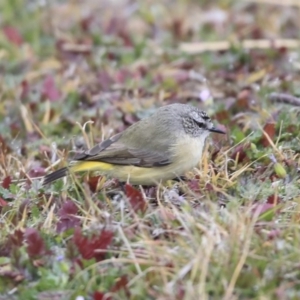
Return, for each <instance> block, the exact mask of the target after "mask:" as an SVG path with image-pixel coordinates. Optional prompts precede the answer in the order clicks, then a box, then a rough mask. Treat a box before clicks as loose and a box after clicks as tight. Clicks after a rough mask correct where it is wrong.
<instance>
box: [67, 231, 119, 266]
mask: <svg viewBox="0 0 300 300" xmlns="http://www.w3.org/2000/svg"><path fill="white" fill-rule="evenodd" d="M112 239H113V232H112V231H108V230H103V231H102V232H101V233H100V235H99V236H95V235H94V236H92V237H90V238H88V237H85V236H84V235H83V234H82V233H81V231H80V229H79V228H76V229H75V232H74V236H73V241H74V243H75V245H76V246H77V248H78V250H79V252H80V254H81V255H82V257H83V258H84V259H92V258H95V259H96V260H97V261H100V260H102V259H103V258H104V256H105V251H103V250H106V249H107V248H108V246H109V245H110V244H111V242H112ZM97 250H98V252H97ZM99 250H101V252H100V251H99Z"/></svg>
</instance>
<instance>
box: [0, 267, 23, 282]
mask: <svg viewBox="0 0 300 300" xmlns="http://www.w3.org/2000/svg"><path fill="white" fill-rule="evenodd" d="M1 269H2V268H1ZM0 276H1V277H2V278H9V279H10V280H13V281H14V282H16V283H19V282H21V281H22V280H23V279H24V278H25V275H24V274H23V273H21V272H20V271H13V270H5V268H3V270H0Z"/></svg>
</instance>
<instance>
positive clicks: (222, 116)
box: [214, 110, 230, 124]
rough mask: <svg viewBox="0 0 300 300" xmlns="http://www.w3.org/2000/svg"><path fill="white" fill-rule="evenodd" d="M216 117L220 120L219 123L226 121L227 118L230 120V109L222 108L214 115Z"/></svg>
mask: <svg viewBox="0 0 300 300" xmlns="http://www.w3.org/2000/svg"><path fill="white" fill-rule="evenodd" d="M214 118H215V119H216V120H217V121H218V122H219V123H221V124H222V123H224V122H226V121H227V120H230V115H229V112H228V110H221V111H219V112H218V113H216V114H215V115H214Z"/></svg>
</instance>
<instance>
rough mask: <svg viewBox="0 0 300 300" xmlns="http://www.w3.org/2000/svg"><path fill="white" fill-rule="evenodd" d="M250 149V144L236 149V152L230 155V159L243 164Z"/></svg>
mask: <svg viewBox="0 0 300 300" xmlns="http://www.w3.org/2000/svg"><path fill="white" fill-rule="evenodd" d="M249 148H250V143H245V144H241V145H238V146H237V147H235V150H234V151H233V153H232V154H231V155H230V158H231V159H233V160H237V162H238V163H241V162H243V161H244V160H245V159H246V158H247V154H246V150H247V149H249Z"/></svg>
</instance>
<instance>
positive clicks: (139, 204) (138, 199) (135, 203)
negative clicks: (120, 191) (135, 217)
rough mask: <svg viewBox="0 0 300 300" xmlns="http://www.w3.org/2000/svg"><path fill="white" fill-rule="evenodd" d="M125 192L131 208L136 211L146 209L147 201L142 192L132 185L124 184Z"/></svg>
mask: <svg viewBox="0 0 300 300" xmlns="http://www.w3.org/2000/svg"><path fill="white" fill-rule="evenodd" d="M125 194H126V196H127V198H128V200H129V203H130V205H131V207H132V209H133V210H134V211H135V212H136V213H137V212H138V211H141V212H145V211H146V209H147V202H146V201H145V199H144V197H143V194H142V193H141V192H140V191H139V190H137V189H135V188H134V187H133V186H132V185H130V184H126V185H125Z"/></svg>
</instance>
